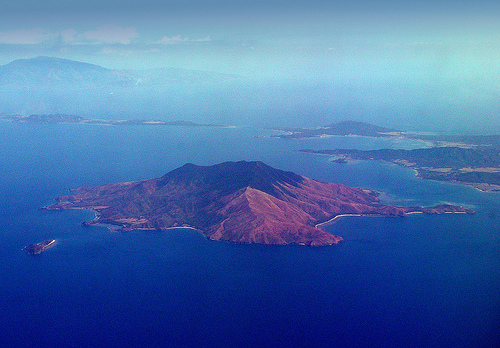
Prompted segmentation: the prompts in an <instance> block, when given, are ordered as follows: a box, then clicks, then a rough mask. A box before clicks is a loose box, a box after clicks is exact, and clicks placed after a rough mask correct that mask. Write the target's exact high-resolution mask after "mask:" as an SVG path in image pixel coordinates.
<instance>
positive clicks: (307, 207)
mask: <svg viewBox="0 0 500 348" xmlns="http://www.w3.org/2000/svg"><path fill="white" fill-rule="evenodd" d="M58 201H59V203H56V204H53V205H50V206H47V207H45V209H73V208H88V209H93V210H94V211H96V212H97V216H96V218H95V219H94V220H91V221H87V222H85V224H87V225H92V224H98V223H109V224H114V225H119V226H122V230H132V229H158V230H164V229H167V228H172V227H193V228H195V229H198V230H200V231H201V233H203V235H205V236H206V237H208V238H209V239H213V240H225V241H230V242H235V243H257V244H276V245H284V244H304V245H311V246H322V245H332V244H337V243H339V242H340V241H342V238H341V237H339V236H335V235H332V234H330V233H327V232H325V231H323V230H321V229H319V228H317V227H315V226H316V224H318V223H321V222H325V221H328V220H329V219H332V218H334V217H335V216H338V215H341V214H379V215H390V216H405V215H406V214H408V213H410V212H417V211H419V212H426V213H443V212H470V211H467V210H466V209H463V208H461V207H457V206H451V205H442V206H437V207H432V208H421V207H395V206H390V205H383V204H381V203H380V202H379V200H378V198H377V195H376V194H375V193H374V192H372V191H370V190H365V189H358V188H350V187H347V186H345V185H341V184H334V183H327V182H322V181H318V180H314V179H310V178H306V177H303V176H300V175H297V174H295V173H292V172H286V171H282V170H278V169H274V168H272V167H270V166H268V165H266V164H264V163H262V162H245V161H241V162H225V163H221V164H217V165H214V166H197V165H194V164H186V165H184V166H182V167H180V168H178V169H175V170H173V171H171V172H169V173H167V174H166V175H164V176H162V177H160V178H156V179H150V180H143V181H134V182H125V183H118V184H108V185H103V186H98V187H93V188H92V187H81V188H79V189H78V192H77V193H76V194H73V195H68V196H62V197H59V198H58Z"/></svg>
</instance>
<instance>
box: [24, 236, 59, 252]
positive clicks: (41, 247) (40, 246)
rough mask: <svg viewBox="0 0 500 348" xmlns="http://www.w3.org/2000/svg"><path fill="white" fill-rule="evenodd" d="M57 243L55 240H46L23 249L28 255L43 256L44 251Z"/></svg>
mask: <svg viewBox="0 0 500 348" xmlns="http://www.w3.org/2000/svg"><path fill="white" fill-rule="evenodd" d="M55 242H56V240H55V239H51V240H44V241H43V242H40V243H36V244H29V245H27V246H25V247H24V248H23V250H24V251H26V252H27V253H28V254H41V253H42V252H43V251H45V250H47V249H48V248H50V247H51V246H53V245H54V243H55Z"/></svg>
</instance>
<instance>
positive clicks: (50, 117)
mask: <svg viewBox="0 0 500 348" xmlns="http://www.w3.org/2000/svg"><path fill="white" fill-rule="evenodd" d="M0 120H5V121H11V122H15V123H49V124H57V123H76V124H95V125H104V126H182V127H216V128H231V126H224V125H220V124H208V123H206V124H205V123H195V122H190V121H163V120H102V119H92V118H86V117H82V116H77V115H67V114H47V115H45V114H42V115H37V114H33V115H5V114H0Z"/></svg>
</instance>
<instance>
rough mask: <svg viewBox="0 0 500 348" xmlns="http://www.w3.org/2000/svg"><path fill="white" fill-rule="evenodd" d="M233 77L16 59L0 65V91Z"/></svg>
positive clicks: (170, 70) (179, 82)
mask: <svg viewBox="0 0 500 348" xmlns="http://www.w3.org/2000/svg"><path fill="white" fill-rule="evenodd" d="M235 78H237V76H236V75H228V74H220V73H215V72H207V71H198V70H185V69H174V68H161V69H150V70H114V69H107V68H104V67H102V66H99V65H94V64H89V63H83V62H78V61H74V60H69V59H61V58H54V57H44V56H41V57H36V58H31V59H19V60H15V61H13V62H11V63H9V64H6V65H3V66H0V89H1V90H8V89H13V90H19V89H71V90H75V89H88V88H105V87H113V88H127V87H133V86H146V87H147V86H158V85H168V84H190V83H203V82H214V81H225V80H231V79H235Z"/></svg>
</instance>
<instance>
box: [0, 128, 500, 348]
mask: <svg viewBox="0 0 500 348" xmlns="http://www.w3.org/2000/svg"><path fill="white" fill-rule="evenodd" d="M272 134H274V133H273V132H271V131H266V130H260V129H253V128H226V129H218V128H203V127H200V128H184V127H155V126H151V127H147V126H145V127H138V126H130V127H128V126H123V127H113V126H97V125H78V124H56V125H50V124H14V123H10V122H0V163H1V166H0V234H1V241H2V242H1V243H0V262H1V266H0V312H1V313H2V315H1V316H0V342H1V343H2V346H5V347H98V346H103V347H129V346H130V347H134V346H137V347H139V346H140V347H188V346H198V347H231V346H234V347H236V346H237V347H277V346H287V347H304V346H310V347H455V348H456V347H498V346H500V194H489V193H482V192H479V191H477V190H474V189H472V188H470V187H467V186H463V185H456V184H450V183H442V182H434V181H425V180H421V179H418V178H416V177H415V173H414V172H413V171H411V170H408V169H404V168H401V167H398V166H395V165H390V164H386V163H380V162H362V161H359V162H351V163H348V164H344V165H342V164H337V163H332V162H331V161H330V158H329V157H328V156H322V155H313V154H306V153H300V152H297V150H298V149H301V148H312V149H324V148H335V147H344V148H360V149H372V148H373V149H375V148H383V147H392V148H413V147H418V146H423V144H420V143H412V142H404V141H394V140H386V139H369V138H363V137H344V138H338V137H331V138H324V139H309V140H307V139H304V140H283V139H277V138H273V137H270V135H272ZM238 160H261V161H264V162H265V163H267V164H269V165H271V166H274V167H276V168H280V169H284V170H291V171H294V172H296V173H298V174H301V175H305V176H308V177H311V178H315V179H320V180H325V181H332V182H339V183H344V184H347V185H350V186H355V187H367V188H370V189H373V190H377V191H380V192H381V193H382V198H383V200H384V201H385V202H388V203H391V204H400V205H432V204H438V203H444V202H447V203H455V204H461V205H465V206H467V207H470V208H473V209H474V210H476V211H477V213H476V214H475V215H463V214H444V215H436V216H430V215H423V214H416V215H412V216H409V217H406V218H388V217H371V218H354V217H350V218H343V219H341V220H339V221H338V222H337V223H335V224H334V225H331V226H328V227H327V230H328V231H329V232H331V233H334V234H338V235H341V236H342V237H343V238H344V240H345V241H344V242H342V243H340V244H339V245H338V246H331V247H321V248H309V247H303V246H279V247H278V246H262V245H238V244H230V243H225V242H215V241H209V240H207V239H205V238H204V237H203V236H202V235H200V234H199V233H197V232H195V231H192V230H186V229H177V230H168V231H163V232H156V231H149V232H144V231H133V232H127V233H116V232H115V233H112V232H110V231H109V230H107V229H106V228H102V227H85V226H82V225H81V222H82V221H84V220H88V219H91V218H92V217H93V214H92V213H90V212H88V211H84V210H73V211H44V210H39V209H38V208H39V207H42V206H44V205H47V204H51V203H53V202H54V199H55V198H56V197H57V196H60V195H64V194H67V193H68V192H69V190H70V189H74V188H77V187H80V186H94V185H101V184H106V183H114V182H120V181H132V180H140V179H148V178H153V177H158V176H161V175H163V174H165V173H167V172H168V171H170V170H172V169H175V168H177V167H179V166H181V165H183V164H185V163H187V162H192V163H196V164H199V165H212V164H216V163H219V162H222V161H238ZM45 239H56V240H57V245H56V246H54V247H52V248H50V249H48V250H46V251H45V252H44V253H43V254H41V255H28V254H26V253H25V252H23V251H22V250H21V249H22V248H23V247H24V246H25V245H27V244H29V243H35V242H40V241H43V240H45Z"/></svg>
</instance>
